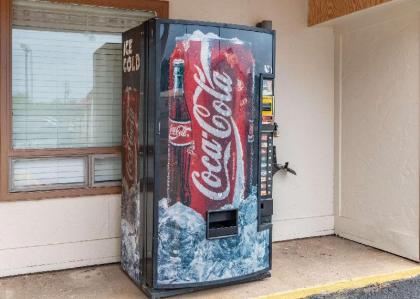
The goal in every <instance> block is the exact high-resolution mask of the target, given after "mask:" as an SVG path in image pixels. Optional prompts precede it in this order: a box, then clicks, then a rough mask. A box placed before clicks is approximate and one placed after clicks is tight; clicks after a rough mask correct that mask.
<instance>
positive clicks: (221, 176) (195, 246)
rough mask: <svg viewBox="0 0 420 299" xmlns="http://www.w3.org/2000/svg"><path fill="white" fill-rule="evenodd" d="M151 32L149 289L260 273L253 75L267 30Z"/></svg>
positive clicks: (263, 240)
mask: <svg viewBox="0 0 420 299" xmlns="http://www.w3.org/2000/svg"><path fill="white" fill-rule="evenodd" d="M159 31H160V32H159V37H158V38H160V49H159V51H160V53H161V59H160V60H159V62H160V72H161V76H160V88H161V90H160V98H159V99H158V101H159V103H158V107H159V108H158V112H157V114H158V121H159V124H158V127H159V133H158V134H159V146H158V157H157V159H159V165H160V166H159V167H160V168H159V169H158V170H157V171H158V177H159V180H158V181H157V182H156V186H157V187H156V197H157V198H158V200H159V209H158V219H157V236H156V237H157V240H158V241H157V264H156V265H157V271H156V275H157V277H156V281H157V287H163V288H164V287H168V286H171V287H177V286H186V285H200V284H206V283H211V282H215V281H226V280H229V279H237V278H240V277H244V276H247V275H251V274H253V273H257V272H260V271H264V270H267V269H268V268H269V267H270V254H271V253H270V250H271V249H270V248H271V247H270V246H271V245H270V230H269V229H265V230H261V229H260V228H259V225H258V218H259V216H258V215H259V201H260V194H259V192H260V191H259V184H260V174H259V173H260V165H259V164H260V139H261V134H260V128H261V125H260V123H261V112H260V101H261V98H260V93H261V88H260V74H261V73H270V72H273V53H272V49H273V44H272V43H273V36H272V34H269V33H264V32H257V31H249V30H239V29H230V28H226V27H215V26H195V25H186V24H179V23H178V24H170V23H163V24H161V25H160V30H159ZM266 116H267V115H266Z"/></svg>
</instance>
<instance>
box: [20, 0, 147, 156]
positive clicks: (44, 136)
mask: <svg viewBox="0 0 420 299" xmlns="http://www.w3.org/2000/svg"><path fill="white" fill-rule="evenodd" d="M151 16H153V14H152V13H148V12H142V11H130V10H116V9H111V8H98V7H89V6H81V5H71V4H54V3H49V2H45V1H29V0H15V1H14V9H13V24H14V29H13V32H12V49H13V50H12V80H13V81H12V82H13V84H12V86H13V87H12V95H13V117H12V119H13V138H12V139H13V147H14V148H16V149H29V148H31V149H41V148H81V147H110V146H118V145H120V143H121V32H123V31H125V30H126V29H128V28H131V27H133V26H136V25H138V24H140V23H142V22H143V21H144V20H145V19H147V18H150V17H151Z"/></svg>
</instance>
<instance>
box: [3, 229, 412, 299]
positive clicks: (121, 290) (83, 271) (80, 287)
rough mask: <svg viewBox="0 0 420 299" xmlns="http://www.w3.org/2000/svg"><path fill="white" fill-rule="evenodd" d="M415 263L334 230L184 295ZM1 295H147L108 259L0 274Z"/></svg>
mask: <svg viewBox="0 0 420 299" xmlns="http://www.w3.org/2000/svg"><path fill="white" fill-rule="evenodd" d="M414 267H418V264H417V263H414V262H411V261H408V260H406V259H404V258H401V257H398V256H395V255H392V254H388V253H385V252H383V251H380V250H376V249H373V248H371V247H367V246H364V245H360V244H358V243H354V242H351V241H348V240H345V239H341V238H337V237H333V236H328V237H319V238H309V239H303V240H294V241H287V242H279V243H275V244H273V270H272V272H271V273H272V277H271V278H268V279H265V280H263V281H258V282H251V283H246V284H241V285H236V286H230V287H224V288H218V289H211V290H206V291H201V292H197V293H192V294H189V295H184V296H182V298H214V299H216V298H217V299H219V298H229V299H233V298H253V297H257V296H262V295H268V294H273V293H277V292H282V291H288V290H293V289H297V288H304V287H310V286H315V285H320V284H326V283H331V282H335V281H338V280H345V279H350V278H357V277H364V276H369V275H375V274H386V273H389V272H394V271H402V270H407V269H411V268H414ZM0 298H1V299H11V298H13V299H14V298H19V299H25V298H31V299H38V298H58V299H64V298H83V299H84V298H88V299H89V298H95V299H96V298H101V299H102V298H124V299H126V298H145V297H144V296H143V294H142V293H141V292H140V290H138V289H137V287H136V286H135V285H134V284H133V283H132V282H131V281H130V280H129V279H128V277H127V276H126V275H125V274H124V273H123V272H122V271H121V269H120V267H119V265H117V264H112V265H105V266H97V267H87V268H79V269H73V270H65V271H57V272H49V273H42V274H32V275H23V276H17V277H10V278H3V279H0ZM178 298H181V297H178Z"/></svg>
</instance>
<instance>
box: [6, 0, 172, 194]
mask: <svg viewBox="0 0 420 299" xmlns="http://www.w3.org/2000/svg"><path fill="white" fill-rule="evenodd" d="M48 1H50V2H55V3H63V4H80V5H92V6H102V7H110V8H116V9H133V10H146V11H153V12H155V13H156V15H157V17H159V18H163V19H165V18H168V17H169V2H168V1H161V0H48ZM12 8H13V0H1V1H0V202H1V201H17V200H36V199H45V198H59V197H80V196H90V195H103V194H118V193H121V186H112V185H111V186H100V185H92V186H91V187H89V186H86V187H83V188H66V189H54V190H39V191H20V192H10V190H9V186H10V182H9V181H10V161H11V160H12V159H13V158H38V157H50V158H55V157H74V156H87V157H88V159H89V156H91V155H121V146H117V147H92V148H69V149H13V148H12V93H11V91H12Z"/></svg>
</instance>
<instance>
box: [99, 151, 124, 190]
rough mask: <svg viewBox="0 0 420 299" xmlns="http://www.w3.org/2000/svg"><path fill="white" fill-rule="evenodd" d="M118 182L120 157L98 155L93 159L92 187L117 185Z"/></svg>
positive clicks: (119, 179)
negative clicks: (105, 184)
mask: <svg viewBox="0 0 420 299" xmlns="http://www.w3.org/2000/svg"><path fill="white" fill-rule="evenodd" d="M120 181H121V157H120V156H112V155H102V156H101V155H100V156H94V157H93V185H95V184H96V185H99V184H104V183H107V184H110V183H119V182H120Z"/></svg>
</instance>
